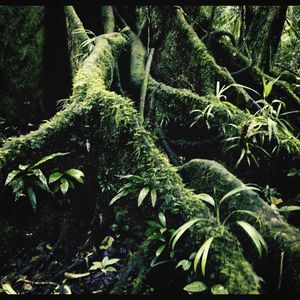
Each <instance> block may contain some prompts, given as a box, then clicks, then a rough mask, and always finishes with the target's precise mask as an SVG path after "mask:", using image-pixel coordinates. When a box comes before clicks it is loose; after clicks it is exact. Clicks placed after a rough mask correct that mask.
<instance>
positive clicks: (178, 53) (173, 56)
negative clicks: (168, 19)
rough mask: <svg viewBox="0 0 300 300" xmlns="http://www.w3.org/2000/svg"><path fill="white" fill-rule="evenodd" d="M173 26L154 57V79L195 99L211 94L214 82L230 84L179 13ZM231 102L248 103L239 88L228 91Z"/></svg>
mask: <svg viewBox="0 0 300 300" xmlns="http://www.w3.org/2000/svg"><path fill="white" fill-rule="evenodd" d="M172 18H173V23H172V24H169V27H167V28H166V32H168V33H167V36H166V37H165V40H164V42H163V44H162V45H161V46H160V47H159V48H158V50H157V51H156V55H155V62H156V67H155V69H154V72H155V73H154V75H155V76H156V77H157V78H158V79H159V80H161V81H162V82H164V83H166V84H168V85H170V86H173V87H177V88H189V89H192V90H193V91H195V92H196V93H198V94H199V95H207V94H214V93H215V87H216V83H217V81H220V82H221V85H229V84H231V83H234V80H233V79H232V77H231V76H230V75H229V74H228V73H227V72H225V71H224V70H222V69H221V68H220V67H219V66H218V65H217V64H216V62H215V60H214V58H213V57H212V56H211V55H210V54H209V53H208V51H207V49H206V46H205V45H204V44H203V43H202V41H201V40H200V39H199V37H198V36H197V34H196V33H195V31H194V30H193V28H192V27H191V26H190V25H189V24H188V23H187V22H186V20H185V18H184V16H183V15H182V13H181V12H180V11H178V10H176V11H175V12H174V13H173V15H172ZM228 92H229V93H228V94H229V96H230V99H231V102H233V103H236V104H237V103H242V105H244V104H245V101H246V100H247V99H248V98H247V96H246V95H245V94H243V92H242V91H241V90H240V89H239V88H232V89H231V90H230V91H228Z"/></svg>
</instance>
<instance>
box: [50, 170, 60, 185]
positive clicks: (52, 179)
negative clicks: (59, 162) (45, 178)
mask: <svg viewBox="0 0 300 300" xmlns="http://www.w3.org/2000/svg"><path fill="white" fill-rule="evenodd" d="M62 176H63V173H61V172H54V173H52V174H51V175H50V177H49V183H52V182H55V181H57V180H59V179H60V178H61V177H62Z"/></svg>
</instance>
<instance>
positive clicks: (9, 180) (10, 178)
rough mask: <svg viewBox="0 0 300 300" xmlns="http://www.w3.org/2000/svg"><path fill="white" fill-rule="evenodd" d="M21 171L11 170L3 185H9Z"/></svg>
mask: <svg viewBox="0 0 300 300" xmlns="http://www.w3.org/2000/svg"><path fill="white" fill-rule="evenodd" d="M20 172H21V171H19V170H13V171H11V172H10V173H9V174H8V175H7V178H6V180H5V184H4V185H7V184H9V183H10V182H11V181H12V180H13V179H14V178H15V177H16V176H17V175H18V174H19V173H20Z"/></svg>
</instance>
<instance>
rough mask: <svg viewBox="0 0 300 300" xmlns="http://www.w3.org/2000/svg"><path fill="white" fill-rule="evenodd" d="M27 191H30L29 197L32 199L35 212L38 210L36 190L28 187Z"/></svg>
mask: <svg viewBox="0 0 300 300" xmlns="http://www.w3.org/2000/svg"><path fill="white" fill-rule="evenodd" d="M27 192H28V196H29V199H30V202H31V206H32V209H33V211H34V212H35V211H36V196H35V192H34V190H33V188H32V187H28V188H27Z"/></svg>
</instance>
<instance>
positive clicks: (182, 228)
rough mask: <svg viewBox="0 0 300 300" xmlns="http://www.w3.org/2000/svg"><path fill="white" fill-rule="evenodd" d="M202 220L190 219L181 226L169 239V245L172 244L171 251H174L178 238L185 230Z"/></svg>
mask: <svg viewBox="0 0 300 300" xmlns="http://www.w3.org/2000/svg"><path fill="white" fill-rule="evenodd" d="M200 220H202V218H196V219H192V220H190V221H188V222H186V223H184V224H183V225H181V226H180V227H179V228H178V229H177V230H175V232H174V233H173V234H172V236H171V238H170V243H171V242H172V249H174V247H175V245H176V243H177V242H178V240H179V238H180V237H181V236H182V235H183V234H184V233H185V231H186V230H188V229H189V228H190V227H192V226H193V225H194V224H196V223H197V222H199V221H200Z"/></svg>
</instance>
